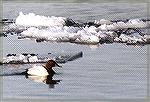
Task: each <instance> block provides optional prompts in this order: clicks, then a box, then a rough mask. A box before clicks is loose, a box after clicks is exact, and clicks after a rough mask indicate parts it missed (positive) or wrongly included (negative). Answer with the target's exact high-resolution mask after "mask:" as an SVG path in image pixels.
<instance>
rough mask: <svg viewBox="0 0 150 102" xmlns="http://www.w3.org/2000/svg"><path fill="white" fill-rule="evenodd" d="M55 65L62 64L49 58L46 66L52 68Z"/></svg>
mask: <svg viewBox="0 0 150 102" xmlns="http://www.w3.org/2000/svg"><path fill="white" fill-rule="evenodd" d="M55 66H57V67H62V66H60V65H58V64H57V63H56V62H55V61H54V60H49V61H48V62H47V63H46V65H45V67H46V68H52V67H55Z"/></svg>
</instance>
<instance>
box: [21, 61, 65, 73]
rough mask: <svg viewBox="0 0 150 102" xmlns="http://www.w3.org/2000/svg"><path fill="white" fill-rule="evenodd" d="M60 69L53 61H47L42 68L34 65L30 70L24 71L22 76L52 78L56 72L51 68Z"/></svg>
mask: <svg viewBox="0 0 150 102" xmlns="http://www.w3.org/2000/svg"><path fill="white" fill-rule="evenodd" d="M56 66H57V67H62V66H60V65H58V64H57V63H56V62H55V61H54V60H48V62H47V63H46V64H45V65H43V66H37V65H34V66H33V67H31V68H28V69H26V71H25V72H22V74H25V75H31V76H47V75H49V76H53V75H54V74H55V73H56V72H55V71H54V70H53V69H52V67H56Z"/></svg>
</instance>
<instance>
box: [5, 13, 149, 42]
mask: <svg viewBox="0 0 150 102" xmlns="http://www.w3.org/2000/svg"><path fill="white" fill-rule="evenodd" d="M149 28H150V20H144V19H129V20H118V21H110V20H106V19H101V20H95V21H94V22H86V23H80V22H75V21H74V20H72V19H69V18H65V17H55V16H50V17H49V16H42V15H36V14H34V13H29V14H23V13H22V12H20V13H19V16H18V17H17V18H16V20H15V22H14V23H12V24H9V25H6V26H4V27H3V32H4V33H13V32H14V33H17V35H18V36H20V38H35V39H36V41H37V42H41V41H56V42H71V43H80V44H99V43H113V42H119V43H128V44H129V43H130V44H132V43H133V44H136V43H140V44H148V43H150V37H149V34H146V33H147V32H146V31H145V32H142V31H143V29H149ZM141 29H142V30H141ZM137 35H138V36H137Z"/></svg>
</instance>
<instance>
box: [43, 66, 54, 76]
mask: <svg viewBox="0 0 150 102" xmlns="http://www.w3.org/2000/svg"><path fill="white" fill-rule="evenodd" d="M45 68H46V67H45ZM46 70H47V72H48V74H49V75H53V74H55V71H54V70H53V69H52V68H46Z"/></svg>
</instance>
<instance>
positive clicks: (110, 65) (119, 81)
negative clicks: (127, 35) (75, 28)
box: [0, 3, 148, 99]
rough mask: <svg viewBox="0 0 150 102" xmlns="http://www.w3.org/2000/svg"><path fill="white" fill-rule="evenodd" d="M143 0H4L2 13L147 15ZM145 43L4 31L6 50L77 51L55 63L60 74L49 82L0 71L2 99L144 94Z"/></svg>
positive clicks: (77, 17)
mask: <svg viewBox="0 0 150 102" xmlns="http://www.w3.org/2000/svg"><path fill="white" fill-rule="evenodd" d="M146 10H147V6H146V4H144V3H142V4H141V3H137V4H133V3H132V4H130V3H97V4H89V3H80V4H79V3H42V4H41V3H4V6H3V17H4V18H11V19H15V18H16V17H17V16H18V13H19V11H22V12H24V13H29V12H33V13H36V14H39V15H45V16H63V17H69V18H72V19H74V20H78V21H84V22H86V21H93V20H95V19H102V18H105V19H111V20H115V19H128V18H130V19H132V18H147V11H146ZM147 47H148V46H147V45H145V46H127V45H124V44H116V43H113V44H103V45H79V44H70V43H51V42H42V43H36V42H35V41H34V40H29V39H21V40H18V39H17V36H14V35H10V36H8V37H5V38H3V49H1V50H3V55H6V54H8V53H23V52H30V53H40V54H41V53H42V54H44V53H48V52H52V53H59V52H74V51H83V57H82V58H80V59H77V60H75V61H72V62H68V63H65V64H62V66H63V68H62V69H60V68H56V71H57V72H58V73H59V74H58V75H54V77H53V79H57V80H61V82H60V83H59V84H55V85H54V88H51V87H50V86H49V85H47V84H44V83H38V82H34V81H32V80H29V79H26V78H25V76H3V98H4V99H11V98H15V99H144V98H146V97H147V67H148V66H147ZM31 66H32V65H20V66H18V65H15V66H14V65H13V66H12V65H5V66H0V70H2V69H3V70H5V71H8V72H10V71H14V70H15V71H16V70H17V71H18V70H21V69H22V70H23V69H26V68H29V67H31Z"/></svg>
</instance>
